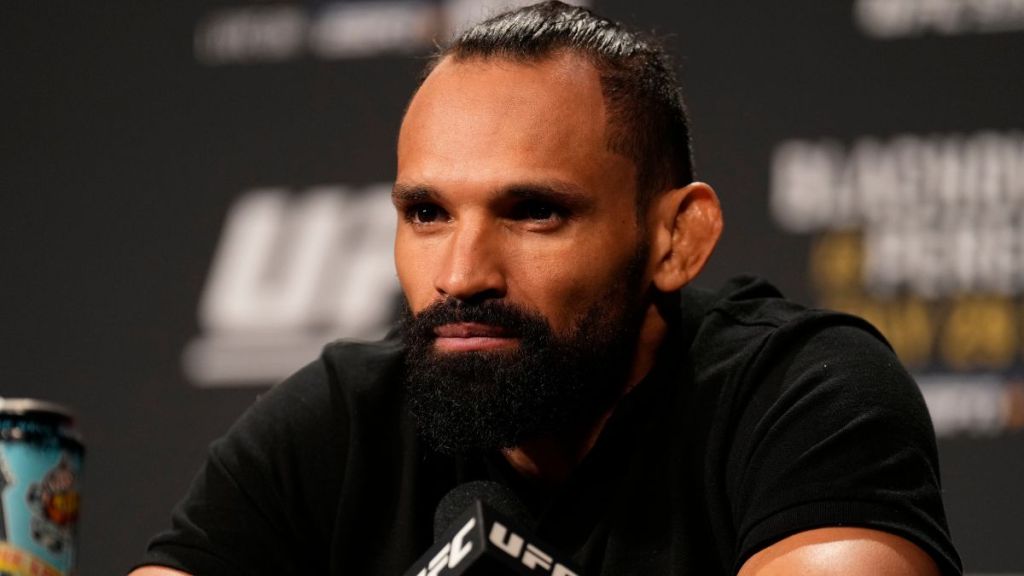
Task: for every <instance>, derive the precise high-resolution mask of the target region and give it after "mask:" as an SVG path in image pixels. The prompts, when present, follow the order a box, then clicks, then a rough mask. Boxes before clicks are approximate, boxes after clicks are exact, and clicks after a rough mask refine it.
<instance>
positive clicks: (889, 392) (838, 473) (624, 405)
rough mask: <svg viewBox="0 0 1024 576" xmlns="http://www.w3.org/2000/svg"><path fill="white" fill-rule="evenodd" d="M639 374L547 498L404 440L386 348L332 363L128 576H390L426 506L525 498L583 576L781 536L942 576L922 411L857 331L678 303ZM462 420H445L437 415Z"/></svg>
mask: <svg viewBox="0 0 1024 576" xmlns="http://www.w3.org/2000/svg"><path fill="white" fill-rule="evenodd" d="M679 309H680V314H679V316H678V318H674V319H673V322H672V326H671V330H670V334H671V335H670V337H669V339H668V340H667V341H666V343H665V344H664V345H663V346H662V348H661V350H660V351H659V356H658V360H657V362H656V366H655V368H654V370H653V371H652V372H651V374H649V375H648V376H647V377H646V378H645V379H644V380H643V381H642V382H641V383H640V384H639V385H637V387H636V388H635V389H634V390H633V391H632V392H631V393H630V394H628V395H627V396H626V398H625V399H624V400H623V401H622V402H620V404H619V406H618V407H617V408H616V410H615V412H614V413H613V415H612V417H611V418H610V419H609V421H608V423H607V425H606V427H605V429H604V430H603V432H602V433H601V436H600V438H599V439H598V441H597V443H596V445H595V446H594V448H593V449H592V450H591V452H590V453H589V454H588V455H587V456H586V458H585V459H584V460H583V462H582V463H580V465H579V466H578V467H577V468H576V469H575V470H574V472H573V473H572V475H571V476H570V478H569V479H568V480H567V481H566V482H565V483H564V484H562V485H560V486H559V487H557V488H555V489H551V488H544V487H540V486H538V485H534V484H532V483H531V482H529V481H527V480H525V479H524V478H522V477H520V476H519V475H517V474H516V473H515V472H514V471H513V470H512V469H511V468H510V467H509V466H508V465H507V464H506V463H505V461H504V459H502V458H501V457H500V456H490V457H484V456H481V457H448V456H442V455H439V454H437V453H434V452H432V451H431V450H430V449H429V448H427V447H426V446H424V445H423V444H422V443H421V442H420V440H419V439H418V438H417V435H416V432H415V426H414V424H413V422H412V421H411V419H410V417H409V415H408V414H407V412H406V410H405V408H404V406H403V403H402V390H401V371H402V369H403V351H402V348H401V346H400V344H399V343H397V342H395V341H393V340H385V341H383V342H379V343H371V344H359V343H334V344H331V345H329V346H327V347H326V348H325V350H324V353H323V355H322V357H321V359H320V360H319V361H317V362H315V363H313V364H311V365H309V366H307V367H305V368H304V369H302V370H301V371H299V372H298V373H297V374H295V375H294V376H292V377H291V378H289V379H288V380H286V381H285V382H283V383H282V384H280V385H278V386H276V387H275V388H274V389H272V390H271V391H269V392H268V393H266V394H265V395H263V397H262V398H261V399H260V400H258V401H257V402H256V403H255V405H254V406H252V408H250V409H249V410H248V412H246V414H245V415H244V416H243V417H242V418H241V419H240V420H239V421H238V422H237V423H236V424H235V425H234V426H233V427H232V428H231V429H230V431H229V432H228V433H227V434H226V435H225V436H224V437H223V438H221V439H219V440H217V441H216V442H214V443H213V444H212V445H211V447H210V452H209V458H208V460H207V462H206V464H205V466H204V468H203V469H202V470H201V472H200V473H199V475H198V476H197V477H196V479H195V481H194V483H193V485H192V488H191V489H190V491H189V494H188V495H187V496H186V498H185V499H184V501H183V502H182V503H181V504H179V505H178V507H177V508H176V509H175V511H174V515H173V524H172V528H171V529H170V530H169V531H167V532H165V533H163V534H161V535H159V536H157V537H156V538H155V539H154V540H153V542H152V543H151V544H150V548H149V552H148V555H147V556H146V560H145V562H144V563H146V564H160V565H165V566H170V567H173V568H177V569H179V570H184V571H186V572H190V573H193V574H197V575H218V576H223V575H233V574H239V575H242V574H244V575H258V574H275V575H284V574H296V575H298V574H302V575H309V574H334V575H341V574H359V575H371V574H372V575H391V574H394V575H400V574H402V573H403V572H404V570H405V569H406V568H407V567H408V566H409V565H410V564H411V563H412V562H413V561H414V560H415V559H416V558H417V557H418V556H419V555H420V554H421V553H423V552H424V551H425V550H426V549H427V548H428V547H429V546H430V544H431V543H432V517H433V512H434V508H435V506H436V505H437V503H438V501H439V500H440V499H441V497H442V496H443V495H444V494H445V493H447V492H448V491H449V490H450V489H451V488H453V487H454V486H456V485H458V484H460V483H462V482H466V481H470V480H476V479H494V480H498V481H500V482H502V483H504V484H506V485H508V486H509V487H510V488H512V489H513V490H514V491H515V492H517V493H518V494H519V495H520V497H521V498H522V499H523V501H524V503H525V504H526V506H527V507H528V509H529V510H530V511H531V512H532V513H533V514H534V516H535V518H536V519H537V524H536V530H537V534H538V536H539V537H540V538H541V539H542V540H546V541H547V542H548V543H549V544H550V545H552V546H553V547H554V549H556V550H559V551H560V552H562V553H564V554H569V555H572V556H573V557H574V559H575V560H576V561H577V562H578V563H579V564H580V565H581V566H582V567H583V568H584V572H585V574H594V575H596V574H602V575H624V574H638V575H639V574H645V575H650V574H673V575H693V574H700V575H705V574H729V573H734V572H735V571H737V570H738V569H739V567H740V566H741V565H742V563H743V562H744V561H745V560H746V559H747V558H748V557H749V556H750V555H751V554H753V553H755V552H757V551H758V550H760V549H761V548H763V547H765V546H767V545H769V544H771V543H772V542H775V541H777V540H779V539H781V538H784V537H786V536H787V535H790V534H793V533H796V532H799V531H802V530H808V529H813V528H817V527H823V526H863V527H872V528H876V529H880V530H884V531H887V532H892V533H895V534H898V535H900V536H903V537H905V538H907V539H909V540H911V541H913V542H915V543H917V544H918V545H919V546H921V547H922V548H923V549H924V550H926V551H927V552H928V553H929V554H931V556H932V557H933V558H934V559H935V560H936V562H937V563H938V565H939V567H940V569H941V570H942V571H943V573H945V574H959V573H960V571H961V567H960V560H959V558H958V557H957V553H956V550H955V549H954V547H953V545H952V543H951V540H950V537H949V531H948V528H947V526H946V520H945V514H944V512H943V508H942V501H941V495H940V486H939V468H938V460H937V455H936V447H935V438H934V432H933V430H932V426H931V421H930V419H929V417H928V413H927V411H926V409H925V406H924V403H923V401H922V398H921V394H920V392H919V391H918V389H917V387H916V386H915V384H914V382H913V381H912V379H911V378H910V376H909V375H908V374H907V373H906V371H905V370H904V369H903V367H902V366H901V365H900V364H899V362H898V360H897V359H896V357H895V355H894V354H893V353H892V351H891V350H890V349H889V348H888V346H887V345H886V344H885V343H884V340H883V339H882V338H881V336H880V335H879V334H878V333H877V332H876V331H875V330H874V329H873V328H872V327H871V326H870V325H868V324H867V323H865V322H863V321H861V320H859V319H857V318H854V317H851V316H847V315H842V314H836V313H833V312H827V311H821V310H809V309H805V308H802V307H800V306H797V305H795V304H793V303H791V302H789V301H787V300H785V299H783V298H781V296H780V295H779V294H778V293H777V292H776V291H775V289H774V288H772V287H771V286H769V285H768V284H766V283H764V282H762V281H758V280H753V279H737V280H734V281H733V282H731V283H729V284H728V285H727V286H726V287H725V288H723V289H722V290H721V291H719V292H718V293H711V292H705V291H701V290H697V289H692V288H687V289H684V290H683V291H682V293H681V294H680V302H679ZM453 417H457V415H453Z"/></svg>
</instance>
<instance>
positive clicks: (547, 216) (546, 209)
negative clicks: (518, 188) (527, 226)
mask: <svg viewBox="0 0 1024 576" xmlns="http://www.w3.org/2000/svg"><path fill="white" fill-rule="evenodd" d="M516 212H517V213H518V214H517V216H518V217H519V218H521V219H524V220H542V221H543V220H552V219H554V218H557V217H558V216H559V215H560V212H559V210H558V209H557V208H556V207H555V206H553V205H551V204H548V203H546V202H524V203H522V204H521V205H520V206H519V208H518V210H517V211H516Z"/></svg>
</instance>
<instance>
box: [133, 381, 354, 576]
mask: <svg viewBox="0 0 1024 576" xmlns="http://www.w3.org/2000/svg"><path fill="white" fill-rule="evenodd" d="M330 392H331V391H330V386H329V378H328V374H327V367H326V366H325V364H324V362H323V361H318V362H315V363H313V364H311V365H309V366H307V367H306V368H304V369H302V370H300V371H299V372H297V373H296V374H295V375H294V376H292V377H291V378H289V379H288V380H286V381H285V382H283V383H281V384H279V385H277V386H275V387H274V388H273V389H271V390H270V391H269V392H267V393H265V394H263V395H262V396H261V397H260V399H258V400H257V401H256V403H255V404H254V405H253V406H252V407H251V408H250V409H249V410H248V411H247V412H246V413H245V414H244V415H243V416H242V418H241V419H239V420H238V422H236V423H235V424H234V426H232V427H231V429H230V430H229V431H228V432H227V434H226V435H225V436H224V437H222V438H220V439H218V440H217V441H215V442H214V443H213V444H212V445H211V446H210V448H209V453H208V456H207V460H206V462H205V464H204V465H203V467H202V469H201V470H200V472H199V473H198V475H197V476H196V478H195V479H194V480H193V482H192V485H191V488H190V489H189V491H188V494H187V495H186V496H185V498H184V500H182V501H181V502H180V503H179V504H178V505H177V507H176V508H175V510H174V512H173V515H172V524H171V528H170V529H169V530H168V531H166V532H164V533H162V534H160V535H158V536H157V537H156V538H154V539H153V540H152V542H151V543H150V545H149V549H148V552H147V555H146V557H145V558H144V561H143V562H141V563H140V565H144V564H155V565H161V566H167V567H171V568H175V569H178V570H183V571H185V572H188V573H190V574H195V575H197V576H213V575H218V576H224V575H232V574H238V575H242V574H246V575H249V574H318V573H327V565H328V560H327V558H326V554H325V552H324V551H325V550H329V538H330V521H331V520H332V519H333V518H332V517H333V510H334V509H335V503H336V500H337V489H336V487H337V486H338V485H340V483H341V481H340V479H341V476H342V474H343V467H344V458H345V446H346V441H345V433H346V430H345V427H344V425H343V422H339V420H342V418H340V417H341V416H344V407H343V406H338V403H339V402H341V400H340V399H339V398H338V397H337V395H332V394H331V393H330ZM311 478H315V479H317V481H316V482H310V481H309V479H311Z"/></svg>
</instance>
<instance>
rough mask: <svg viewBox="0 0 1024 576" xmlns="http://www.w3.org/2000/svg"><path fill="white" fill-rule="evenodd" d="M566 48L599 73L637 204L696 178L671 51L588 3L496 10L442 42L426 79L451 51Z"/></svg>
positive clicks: (520, 57) (529, 55)
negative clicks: (633, 177) (630, 166)
mask: <svg viewBox="0 0 1024 576" xmlns="http://www.w3.org/2000/svg"><path fill="white" fill-rule="evenodd" d="M562 51H570V52H573V53H576V54H579V55H581V56H583V57H584V58H586V59H587V60H589V61H590V62H591V63H592V64H593V65H594V66H595V67H596V68H597V70H598V73H599V74H600V76H601V88H602V93H603V95H604V99H605V103H606V104H607V106H608V109H609V121H608V124H609V126H608V129H609V134H608V147H609V149H610V150H612V151H613V152H616V153H618V154H622V155H623V156H625V157H627V158H630V159H631V160H633V163H634V164H635V165H636V171H637V183H636V184H637V204H638V206H646V205H647V202H648V201H649V200H650V199H651V198H653V197H654V196H656V195H658V194H660V193H661V192H664V191H666V190H670V189H672V188H676V187H679V186H684V185H686V184H689V183H690V182H691V181H693V157H692V152H691V148H690V130H689V125H688V123H687V119H686V110H685V107H684V105H683V99H682V94H681V93H680V89H679V84H678V82H677V81H676V77H675V74H674V73H673V71H672V67H671V64H670V62H669V58H668V55H667V54H666V53H665V51H664V49H663V48H661V46H659V45H658V44H657V43H655V42H653V41H651V40H645V39H642V38H640V37H639V35H638V34H636V33H634V32H631V31H629V30H626V29H625V28H624V27H623V26H621V25H620V24H618V23H616V22H613V21H611V20H608V19H606V18H603V17H601V16H598V15H596V14H594V13H593V12H591V11H589V10H587V9H585V8H580V7H576V6H570V5H567V4H564V3H562V2H557V1H548V2H542V3H540V4H534V5H532V6H527V7H524V8H520V9H517V10H512V11H509V12H505V13H503V14H499V15H498V16H495V17H494V18H491V19H489V20H486V21H484V22H482V23H480V24H477V25H476V26H473V27H472V28H469V29H468V30H466V31H465V32H463V33H462V34H461V35H459V36H458V37H457V38H456V39H455V41H454V42H453V43H452V44H451V45H450V46H448V47H447V48H443V49H442V50H441V51H440V52H439V53H438V54H437V55H436V56H435V57H434V58H433V59H432V60H431V62H430V64H428V66H427V68H426V70H425V71H424V78H425V77H426V76H427V75H428V74H429V73H430V72H431V71H432V70H433V68H434V67H435V66H436V65H437V63H438V62H440V61H441V60H442V59H443V58H445V57H446V56H450V57H452V58H453V59H455V60H466V59H470V58H491V57H497V58H505V59H508V60H512V61H537V60H542V59H545V58H548V57H550V56H552V55H555V54H557V53H559V52H562Z"/></svg>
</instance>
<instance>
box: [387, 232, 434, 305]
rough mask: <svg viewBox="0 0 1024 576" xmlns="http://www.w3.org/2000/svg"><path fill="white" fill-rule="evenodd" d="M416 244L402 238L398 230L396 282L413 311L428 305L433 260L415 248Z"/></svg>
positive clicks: (430, 294)
mask: <svg viewBox="0 0 1024 576" xmlns="http://www.w3.org/2000/svg"><path fill="white" fill-rule="evenodd" d="M416 246H417V244H416V243H415V242H409V241H408V240H404V241H403V239H402V234H401V232H399V234H398V236H397V238H396V239H395V271H396V272H397V274H398V283H399V284H400V285H401V287H402V292H403V293H404V294H405V298H406V300H407V301H408V303H409V307H410V308H411V309H412V311H413V312H419V311H420V310H422V309H423V308H425V307H426V306H428V305H429V304H430V303H431V301H432V298H433V295H434V290H433V278H434V271H433V268H432V266H431V263H432V262H433V261H434V259H433V258H431V257H430V255H429V254H424V253H423V252H422V250H419V251H418V250H416Z"/></svg>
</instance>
